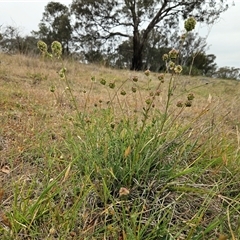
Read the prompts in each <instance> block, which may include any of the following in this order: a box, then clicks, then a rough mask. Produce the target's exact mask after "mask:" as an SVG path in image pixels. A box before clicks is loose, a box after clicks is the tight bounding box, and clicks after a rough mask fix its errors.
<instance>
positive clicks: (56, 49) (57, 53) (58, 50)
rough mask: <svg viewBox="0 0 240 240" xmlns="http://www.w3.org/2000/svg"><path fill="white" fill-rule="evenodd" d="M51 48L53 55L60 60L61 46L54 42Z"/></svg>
mask: <svg viewBox="0 0 240 240" xmlns="http://www.w3.org/2000/svg"><path fill="white" fill-rule="evenodd" d="M51 48H52V53H53V55H54V56H56V57H57V58H60V57H61V55H62V44H61V43H60V42H58V41H54V42H52V45H51Z"/></svg>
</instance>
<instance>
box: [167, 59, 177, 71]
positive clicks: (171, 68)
mask: <svg viewBox="0 0 240 240" xmlns="http://www.w3.org/2000/svg"><path fill="white" fill-rule="evenodd" d="M168 68H169V69H170V70H174V68H175V63H174V62H173V61H170V62H169V63H168Z"/></svg>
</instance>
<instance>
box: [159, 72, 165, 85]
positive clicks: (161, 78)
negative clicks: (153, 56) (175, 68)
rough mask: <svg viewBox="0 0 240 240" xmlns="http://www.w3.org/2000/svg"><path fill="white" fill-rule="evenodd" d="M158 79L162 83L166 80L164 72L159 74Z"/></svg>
mask: <svg viewBox="0 0 240 240" xmlns="http://www.w3.org/2000/svg"><path fill="white" fill-rule="evenodd" d="M158 80H159V81H161V82H162V83H163V82H164V74H163V73H161V74H159V75H158Z"/></svg>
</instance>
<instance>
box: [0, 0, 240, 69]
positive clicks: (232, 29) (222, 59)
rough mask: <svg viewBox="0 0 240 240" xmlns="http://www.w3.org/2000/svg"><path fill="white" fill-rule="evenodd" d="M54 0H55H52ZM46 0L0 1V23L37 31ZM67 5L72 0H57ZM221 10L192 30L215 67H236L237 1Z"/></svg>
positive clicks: (239, 45) (239, 38)
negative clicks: (210, 21) (208, 23)
mask: <svg viewBox="0 0 240 240" xmlns="http://www.w3.org/2000/svg"><path fill="white" fill-rule="evenodd" d="M53 1H55V0H53ZM48 2H49V1H48V0H42V1H40V0H25V1H24V0H15V1H11V0H0V26H1V25H3V26H7V25H10V26H14V27H17V28H19V29H20V31H21V32H22V33H23V35H24V34H30V32H31V31H32V30H38V24H39V23H40V21H41V19H42V14H43V12H44V7H45V6H46V5H47V3H48ZM55 2H60V3H63V4H65V5H67V6H68V5H69V4H70V3H71V2H72V0H58V1H55ZM232 2H233V1H232V0H229V5H230V8H229V9H228V10H227V12H225V13H223V14H222V15H221V16H220V18H219V20H218V22H217V23H215V24H214V25H213V26H211V27H209V26H206V25H205V26H204V25H200V24H197V26H196V28H195V32H197V33H199V35H200V36H201V37H206V39H207V44H208V46H209V49H208V50H207V53H208V54H210V53H211V54H214V55H215V56H216V57H217V58H216V61H215V62H216V63H217V65H218V67H224V66H229V67H237V68H240V14H239V13H240V0H234V2H235V6H232Z"/></svg>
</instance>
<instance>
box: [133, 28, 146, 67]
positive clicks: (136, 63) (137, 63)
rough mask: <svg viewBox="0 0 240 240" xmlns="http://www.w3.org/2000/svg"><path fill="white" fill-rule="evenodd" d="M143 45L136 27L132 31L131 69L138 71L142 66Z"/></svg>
mask: <svg viewBox="0 0 240 240" xmlns="http://www.w3.org/2000/svg"><path fill="white" fill-rule="evenodd" d="M142 51H143V45H142V43H141V41H140V36H139V32H138V30H137V29H135V30H134V32H133V57H132V66H131V70H135V71H140V70H142V67H143V59H142Z"/></svg>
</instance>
